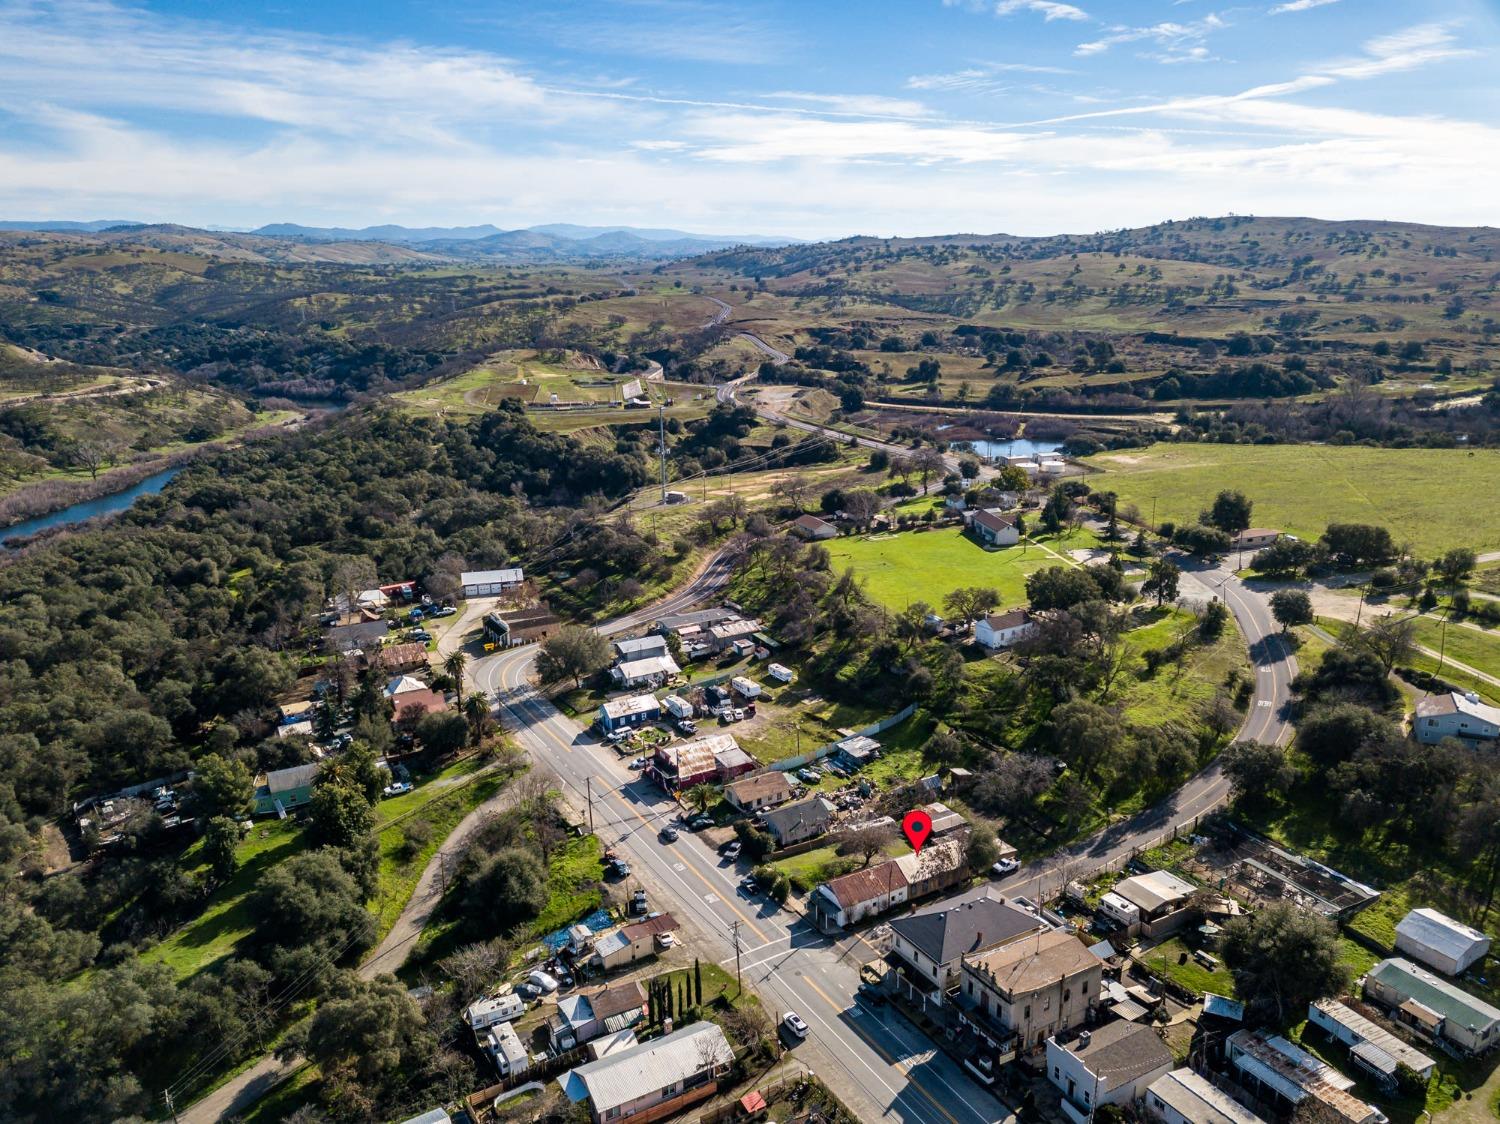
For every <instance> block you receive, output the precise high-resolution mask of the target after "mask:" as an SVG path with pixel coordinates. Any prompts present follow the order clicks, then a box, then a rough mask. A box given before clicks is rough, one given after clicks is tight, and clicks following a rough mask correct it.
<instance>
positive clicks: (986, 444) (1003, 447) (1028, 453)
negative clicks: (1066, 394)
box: [948, 437, 1062, 460]
mask: <svg viewBox="0 0 1500 1124" xmlns="http://www.w3.org/2000/svg"><path fill="white" fill-rule="evenodd" d="M971 450H972V451H973V452H974V453H975V454H976V455H978V456H980V457H983V458H984V459H985V460H992V459H994V458H995V457H1034V456H1037V455H1039V454H1041V453H1060V452H1062V444H1061V443H1060V442H1057V441H1028V440H1027V439H1026V438H1024V437H1016V438H1013V439H1012V440H1010V441H991V440H988V439H984V440H980V441H954V442H953V443H952V444H950V445H949V446H948V451H949V452H953V453H963V452H969V451H971Z"/></svg>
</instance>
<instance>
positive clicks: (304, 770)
mask: <svg viewBox="0 0 1500 1124" xmlns="http://www.w3.org/2000/svg"><path fill="white" fill-rule="evenodd" d="M317 779H318V766H317V765H316V764H312V765H293V766H292V767H291V768H290V769H272V770H271V771H270V772H269V773H266V774H265V775H264V776H263V777H262V778H261V779H260V783H259V784H257V785H256V786H255V814H256V815H257V816H269V815H271V814H273V813H274V814H275V815H278V816H280V817H281V818H283V819H285V818H286V814H287V813H288V812H290V811H292V810H293V809H294V808H300V807H302V806H303V805H304V804H306V803H307V802H308V801H310V800H311V799H312V790H313V783H314V782H315V781H316V780H317Z"/></svg>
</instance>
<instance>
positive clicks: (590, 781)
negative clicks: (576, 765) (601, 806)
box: [584, 777, 594, 835]
mask: <svg viewBox="0 0 1500 1124" xmlns="http://www.w3.org/2000/svg"><path fill="white" fill-rule="evenodd" d="M584 783H585V785H586V786H587V788H588V794H589V834H590V835H593V834H594V778H593V777H585V778H584Z"/></svg>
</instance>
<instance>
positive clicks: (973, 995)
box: [957, 929, 1104, 1049]
mask: <svg viewBox="0 0 1500 1124" xmlns="http://www.w3.org/2000/svg"><path fill="white" fill-rule="evenodd" d="M959 968H960V972H961V980H960V985H959V992H958V1000H957V1001H958V1006H959V1009H960V1017H961V1019H962V1020H963V1022H964V1023H966V1024H967V1025H969V1026H971V1027H973V1028H974V1029H975V1030H977V1031H978V1032H979V1033H980V1034H981V1035H983V1036H984V1037H986V1038H987V1039H989V1040H990V1041H992V1042H993V1043H994V1044H995V1045H996V1046H997V1048H1001V1049H1003V1048H1005V1046H1006V1045H1007V1042H1008V1041H1009V1040H1013V1041H1014V1043H1015V1045H1016V1046H1018V1047H1019V1048H1022V1049H1026V1048H1031V1047H1038V1046H1041V1045H1042V1043H1044V1042H1046V1041H1047V1039H1048V1038H1051V1037H1052V1036H1053V1035H1057V1034H1062V1033H1064V1032H1065V1031H1069V1030H1072V1029H1073V1028H1074V1027H1077V1026H1082V1025H1084V1023H1086V1022H1087V1021H1088V1020H1089V1019H1090V1017H1091V1016H1092V1014H1093V1012H1094V1008H1095V1005H1096V1004H1097V1003H1098V1001H1099V997H1100V992H1101V990H1102V987H1103V981H1104V964H1103V962H1102V961H1100V960H1099V958H1098V957H1096V956H1094V955H1092V954H1091V953H1090V952H1089V950H1088V949H1087V948H1085V947H1084V945H1083V942H1082V941H1080V940H1079V939H1078V938H1077V937H1075V936H1073V934H1072V933H1070V932H1067V931H1065V930H1062V929H1045V930H1042V931H1040V932H1038V933H1036V934H1035V935H1034V936H1028V937H1026V938H1025V939H1024V940H1017V941H1010V942H1009V943H1007V944H1004V945H1001V946H1000V947H999V948H996V949H991V950H990V951H988V952H979V953H976V954H975V955H973V956H967V955H966V956H963V957H962V958H961V960H960V965H959Z"/></svg>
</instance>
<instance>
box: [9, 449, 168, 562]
mask: <svg viewBox="0 0 1500 1124" xmlns="http://www.w3.org/2000/svg"><path fill="white" fill-rule="evenodd" d="M181 471H182V468H181V467H180V466H179V467H177V468H168V469H164V470H163V471H161V472H158V473H155V474H154V475H151V476H148V477H146V478H145V479H144V480H142V481H140V482H139V483H136V484H132V485H131V486H130V487H128V488H126V489H125V490H124V491H122V492H113V493H111V494H110V495H107V496H100V497H99V498H98V499H93V500H85V501H83V502H82V503H75V504H74V505H73V506H72V507H65V508H63V509H62V510H61V511H54V512H52V513H51V514H50V515H38V516H37V517H36V518H35V519H28V520H26V521H25V522H24V523H15V524H13V525H11V526H9V527H6V528H5V529H4V530H0V545H4V544H5V543H8V542H10V540H12V539H19V538H24V537H25V536H27V535H34V534H36V533H37V532H38V531H45V530H46V529H47V528H49V527H66V526H68V525H69V524H72V523H82V522H83V521H84V520H85V519H92V518H94V516H96V515H110V514H113V513H114V512H116V511H124V510H125V509H126V508H127V507H129V506H130V505H131V504H133V503H135V501H136V500H138V499H140V498H141V497H142V496H150V495H155V494H156V493H157V492H159V491H161V490H162V489H163V488H165V487H166V486H167V483H168V481H170V480H171V479H172V477H174V476H176V475H177V474H178V473H179V472H181Z"/></svg>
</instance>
